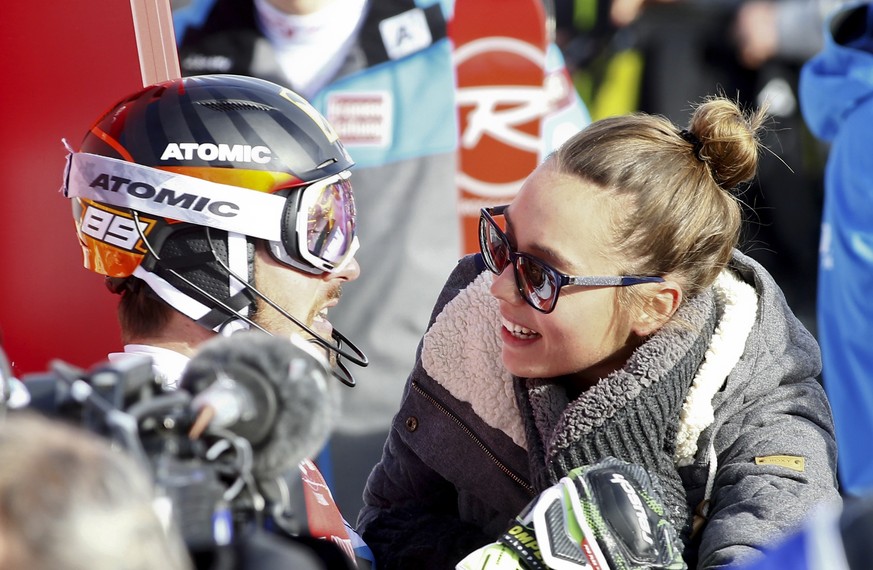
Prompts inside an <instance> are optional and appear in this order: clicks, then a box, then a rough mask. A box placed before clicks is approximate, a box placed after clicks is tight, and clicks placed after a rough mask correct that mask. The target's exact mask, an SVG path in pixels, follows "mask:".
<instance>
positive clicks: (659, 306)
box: [633, 279, 682, 337]
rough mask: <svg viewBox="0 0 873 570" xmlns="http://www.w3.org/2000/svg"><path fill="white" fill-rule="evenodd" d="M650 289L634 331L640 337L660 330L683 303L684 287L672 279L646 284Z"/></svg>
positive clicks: (646, 294)
mask: <svg viewBox="0 0 873 570" xmlns="http://www.w3.org/2000/svg"><path fill="white" fill-rule="evenodd" d="M644 286H645V287H648V288H649V291H646V292H645V293H644V295H645V302H644V305H643V306H642V307H641V308H640V310H639V313H638V315H637V318H636V321H635V322H634V324H633V331H634V332H635V333H636V334H637V335H639V336H640V337H647V336H649V335H650V334H653V333H655V332H657V331H658V329H660V328H661V327H662V326H664V324H665V323H666V322H667V321H669V320H670V317H672V316H673V313H675V312H676V310H677V309H678V308H679V305H680V304H681V303H682V287H680V286H679V284H678V283H677V282H675V281H672V280H669V279H668V280H667V281H664V282H662V283H651V284H647V285H644Z"/></svg>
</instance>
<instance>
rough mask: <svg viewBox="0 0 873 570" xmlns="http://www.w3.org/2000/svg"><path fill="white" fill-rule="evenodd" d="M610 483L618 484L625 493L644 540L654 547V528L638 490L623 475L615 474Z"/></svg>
mask: <svg viewBox="0 0 873 570" xmlns="http://www.w3.org/2000/svg"><path fill="white" fill-rule="evenodd" d="M609 482H610V483H616V484H617V485H619V486H620V487H621V489H622V490H623V491H624V492H625V494H626V495H627V498H628V500H629V501H630V503H631V506H632V507H633V509H634V513H635V514H636V515H637V522H638V523H639V525H640V531H642V533H643V534H642V536H643V540H645V541H646V542H647V543H649V544H651V545H654V541H653V540H652V527H651V526H650V525H649V518H648V517H647V516H646V508H645V507H644V506H643V502H642V501H641V500H640V496H639V495H638V494H637V492H636V489H634V488H633V485H631V484H630V483H629V482H628V480H627V479H625V478H624V476H623V475H622V474H621V473H613V474H612V479H610V480H609Z"/></svg>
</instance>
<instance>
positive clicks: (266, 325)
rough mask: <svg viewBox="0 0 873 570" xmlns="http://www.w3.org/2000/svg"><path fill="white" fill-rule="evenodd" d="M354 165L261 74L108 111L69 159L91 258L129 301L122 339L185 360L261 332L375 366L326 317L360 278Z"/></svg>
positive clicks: (70, 186) (293, 99)
mask: <svg viewBox="0 0 873 570" xmlns="http://www.w3.org/2000/svg"><path fill="white" fill-rule="evenodd" d="M352 165H353V163H352V161H351V159H350V158H349V156H348V154H347V153H346V151H345V149H344V148H343V146H342V143H341V142H340V141H339V140H338V139H337V137H336V134H335V133H334V131H333V129H332V128H331V126H330V125H329V124H328V123H327V121H326V120H325V119H324V118H323V117H322V116H321V115H320V114H319V113H318V112H317V111H316V110H315V109H314V108H312V107H311V106H310V105H309V104H308V103H307V102H306V101H305V100H304V99H302V98H301V97H299V96H298V95H296V94H295V93H293V92H292V91H290V90H288V89H286V88H283V87H280V86H278V85H275V84H272V83H269V82H266V81H263V80H258V79H253V78H248V77H240V76H228V75H213V76H201V77H196V78H186V79H180V80H173V81H169V82H166V83H162V84H158V85H154V86H151V87H147V88H145V89H143V90H141V91H139V92H138V93H135V94H133V95H131V96H129V97H127V98H125V99H124V100H122V101H121V102H119V103H118V104H117V105H115V106H114V107H113V108H112V109H110V110H109V111H108V112H107V113H106V114H105V115H104V116H103V117H102V118H101V119H99V120H98V121H97V122H96V123H95V124H94V125H93V126H92V127H91V129H90V131H89V132H88V133H87V134H86V136H85V138H84V140H83V142H82V144H81V146H80V149H79V152H74V153H71V155H70V160H69V167H68V172H67V177H66V182H65V192H66V195H67V196H68V197H70V198H73V207H74V217H75V221H76V227H77V232H78V235H79V241H80V244H81V245H82V249H83V252H84V263H85V267H86V268H88V269H90V270H92V271H95V272H97V273H101V274H103V275H106V276H107V285H108V286H109V288H110V289H111V290H113V291H114V292H116V293H120V294H121V296H122V298H121V302H120V307H119V318H120V322H121V328H122V334H123V337H124V339H123V340H124V342H125V344H126V345H131V344H145V345H150V346H158V347H161V346H164V345H166V347H168V348H170V349H172V350H174V351H176V352H180V353H182V354H186V355H190V354H191V353H192V352H193V350H195V349H196V346H197V345H198V344H199V343H200V342H202V341H203V340H206V339H207V338H209V337H211V336H213V335H214V334H215V333H218V332H225V333H226V332H228V331H231V330H235V329H238V328H248V327H256V328H261V329H264V330H267V331H268V332H271V333H273V334H282V335H287V334H289V333H291V332H298V333H302V334H303V335H304V336H306V337H308V338H310V339H311V340H312V341H313V342H316V343H317V344H319V345H321V346H322V347H323V348H325V349H326V350H328V351H329V352H330V353H331V354H333V355H342V356H345V357H347V358H349V359H350V360H351V361H352V362H355V363H357V364H361V365H366V357H365V356H364V355H363V354H361V353H360V351H358V350H357V349H356V348H355V347H354V346H353V345H352V346H351V347H350V346H349V344H348V341H345V339H344V338H343V337H342V335H341V334H340V333H339V332H338V331H334V330H333V329H332V327H331V326H330V323H329V321H327V319H326V318H325V315H326V312H327V309H329V308H330V307H331V306H333V305H335V304H336V303H337V302H338V300H339V294H340V287H341V285H342V284H343V283H344V282H346V281H351V280H353V279H355V278H357V276H358V274H359V267H358V265H357V262H356V261H355V260H354V253H355V251H356V249H357V247H358V240H357V237H356V235H355V206H354V197H353V194H352V188H351V185H350V183H349V168H351V166H352ZM195 324H196V326H195ZM342 341H345V342H342ZM339 367H340V368H343V369H344V366H343V365H342V362H339ZM336 372H337V374H338V376H340V377H341V378H342V379H343V380H344V381H345V382H346V383H350V384H353V383H354V381H353V380H352V379H351V377H350V376H349V375H348V374H347V373H345V372H343V371H339V370H337V371H336ZM172 376H174V374H172V373H168V374H167V380H168V381H172V380H173V378H172Z"/></svg>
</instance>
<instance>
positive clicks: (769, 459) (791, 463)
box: [755, 455, 806, 473]
mask: <svg viewBox="0 0 873 570" xmlns="http://www.w3.org/2000/svg"><path fill="white" fill-rule="evenodd" d="M755 465H779V466H780V467H785V468H786V469H791V470H792V471H798V472H800V473H803V471H804V470H805V468H806V462H805V460H804V458H803V457H801V456H799V455H766V456H764V457H756V458H755Z"/></svg>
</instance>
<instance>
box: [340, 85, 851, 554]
mask: <svg viewBox="0 0 873 570" xmlns="http://www.w3.org/2000/svg"><path fill="white" fill-rule="evenodd" d="M763 120H764V112H763V111H761V110H759V111H758V112H756V113H754V114H744V113H743V112H742V111H741V110H740V108H739V107H738V106H737V105H736V104H735V103H734V102H732V101H730V100H728V99H724V98H717V97H715V98H710V99H708V100H706V101H704V102H703V103H701V104H700V105H699V106H697V107H696V109H695V111H694V113H693V115H692V118H691V120H690V122H689V124H688V126H687V128H685V129H680V128H678V127H676V126H675V125H674V124H672V123H671V122H670V121H668V120H667V119H665V118H663V117H657V116H652V115H646V114H633V115H624V116H617V117H612V118H607V119H602V120H599V121H595V122H594V123H592V124H591V125H590V126H589V127H587V128H586V129H584V130H583V131H581V132H580V133H578V134H577V135H575V136H573V137H571V138H570V139H569V140H568V141H567V142H566V143H565V144H564V145H562V146H561V147H560V148H559V149H558V150H557V151H556V152H555V153H553V154H552V155H550V156H549V157H548V158H547V159H546V160H545V161H544V162H543V163H542V164H541V165H540V166H539V167H538V168H537V169H536V170H535V171H534V172H533V173H532V174H531V175H530V176H529V177H528V179H527V181H526V182H525V183H524V185H523V187H522V189H521V191H520V192H519V194H518V195H517V196H516V197H515V198H514V199H513V201H512V202H511V203H510V204H509V205H507V206H501V207H495V208H484V209H483V210H482V212H481V220H480V226H479V228H480V234H479V235H480V248H481V253H480V254H479V255H475V256H470V257H467V258H465V259H464V260H463V261H462V262H461V263H460V264H459V266H458V267H457V269H456V270H455V271H454V272H453V273H452V275H451V276H450V277H449V280H448V282H447V283H446V285H445V287H444V289H443V292H442V294H441V295H440V298H439V300H438V302H437V305H436V307H435V309H434V312H433V318H432V319H431V323H430V326H429V328H428V331H427V332H426V333H425V335H424V337H423V339H422V341H421V345H420V350H419V359H418V361H417V363H416V367H415V369H414V371H413V373H412V375H411V376H410V378H409V380H408V382H407V386H406V390H405V392H404V400H403V404H402V406H401V409H400V411H399V412H398V414H397V415H396V416H395V418H394V423H393V426H392V431H391V433H390V435H389V438H388V440H387V442H386V444H385V448H384V452H383V456H382V460H381V462H380V463H379V464H378V465H377V466H376V468H375V469H374V470H373V472H372V474H371V475H370V478H369V480H368V482H367V487H366V490H365V497H364V499H365V506H364V508H363V509H362V511H361V513H360V515H359V517H358V523H357V528H358V530H359V532H361V535H362V536H363V538H364V539H365V540H366V541H367V543H368V544H369V545H370V547H371V548H372V549H373V552H374V554H375V557H376V561H377V563H378V564H379V567H380V568H382V569H385V570H390V569H393V568H413V567H414V568H449V567H451V566H452V565H453V564H456V563H457V561H458V560H460V559H461V558H463V557H464V556H465V555H466V554H467V552H471V551H473V550H474V549H476V548H479V547H480V546H481V545H482V544H485V543H488V542H490V541H493V540H494V539H495V538H496V537H497V536H498V534H499V533H501V532H504V531H505V530H506V524H507V521H509V520H512V519H513V517H515V516H516V515H518V514H519V513H522V509H524V507H525V505H527V504H528V503H529V502H530V501H531V500H532V499H533V498H535V497H537V496H539V494H540V493H542V492H544V491H545V490H546V489H548V488H549V487H550V486H552V485H554V484H556V483H557V482H558V481H559V480H560V479H561V478H562V477H565V476H567V474H568V473H569V472H570V471H572V470H573V469H575V468H578V467H582V466H587V465H594V464H596V463H598V462H599V461H601V460H603V459H605V458H606V457H609V456H612V457H615V458H616V459H618V460H620V461H625V462H628V463H632V464H636V465H638V466H641V467H642V468H643V469H645V470H646V471H647V472H648V473H649V474H650V475H651V476H652V477H653V478H655V479H657V480H658V481H659V484H660V485H661V486H662V488H663V504H664V507H665V511H664V512H665V513H666V514H665V518H666V519H667V520H668V522H669V523H670V524H671V525H672V526H673V528H674V529H676V532H677V533H678V536H679V537H680V538H681V540H682V542H683V544H684V556H685V561H686V562H687V564H688V566H689V567H691V568H720V567H724V566H725V565H727V564H730V563H735V562H738V561H741V560H744V559H748V558H752V557H754V556H755V555H757V554H758V553H759V552H760V550H761V549H762V548H763V547H764V546H765V545H766V544H768V543H770V542H771V541H774V540H776V539H777V538H779V537H780V536H781V535H782V534H783V533H785V532H787V531H789V530H790V529H792V528H793V527H795V526H796V525H797V524H799V523H800V521H801V520H803V518H804V517H805V516H806V515H807V513H808V512H809V511H810V510H811V509H812V508H813V507H814V506H816V505H818V504H820V503H830V504H836V505H838V504H840V495H839V492H838V490H837V486H836V477H835V469H836V465H835V464H836V444H835V442H834V435H833V420H832V418H831V412H830V407H829V405H828V401H827V398H826V396H825V393H824V391H823V390H822V387H821V385H820V384H819V383H818V381H817V380H816V375H817V374H818V373H819V372H820V368H821V361H820V355H819V349H818V345H817V344H816V342H815V339H814V338H813V337H812V335H811V334H810V333H809V332H808V331H807V330H806V329H805V328H804V326H803V325H802V323H801V322H800V321H799V320H798V319H797V318H796V317H795V316H794V314H793V313H792V311H791V309H790V308H789V306H788V305H787V303H786V301H785V297H784V296H783V294H782V291H781V290H780V289H779V287H778V286H777V285H776V284H775V282H774V281H773V279H772V277H771V276H770V275H769V274H768V273H767V271H766V270H765V269H764V268H763V267H762V266H761V265H760V264H758V263H757V262H755V261H754V260H752V259H750V258H749V257H747V256H746V255H744V254H742V253H741V252H739V251H738V250H737V249H736V246H737V242H738V234H739V231H740V226H741V210H740V206H739V204H738V202H737V199H736V197H735V196H734V195H733V192H734V191H735V189H736V188H737V186H739V185H742V184H743V183H745V182H747V181H748V180H750V179H751V178H753V177H754V176H755V172H756V167H757V164H758V155H759V148H760V143H759V139H758V137H759V131H760V129H761V124H762V121H763Z"/></svg>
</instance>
